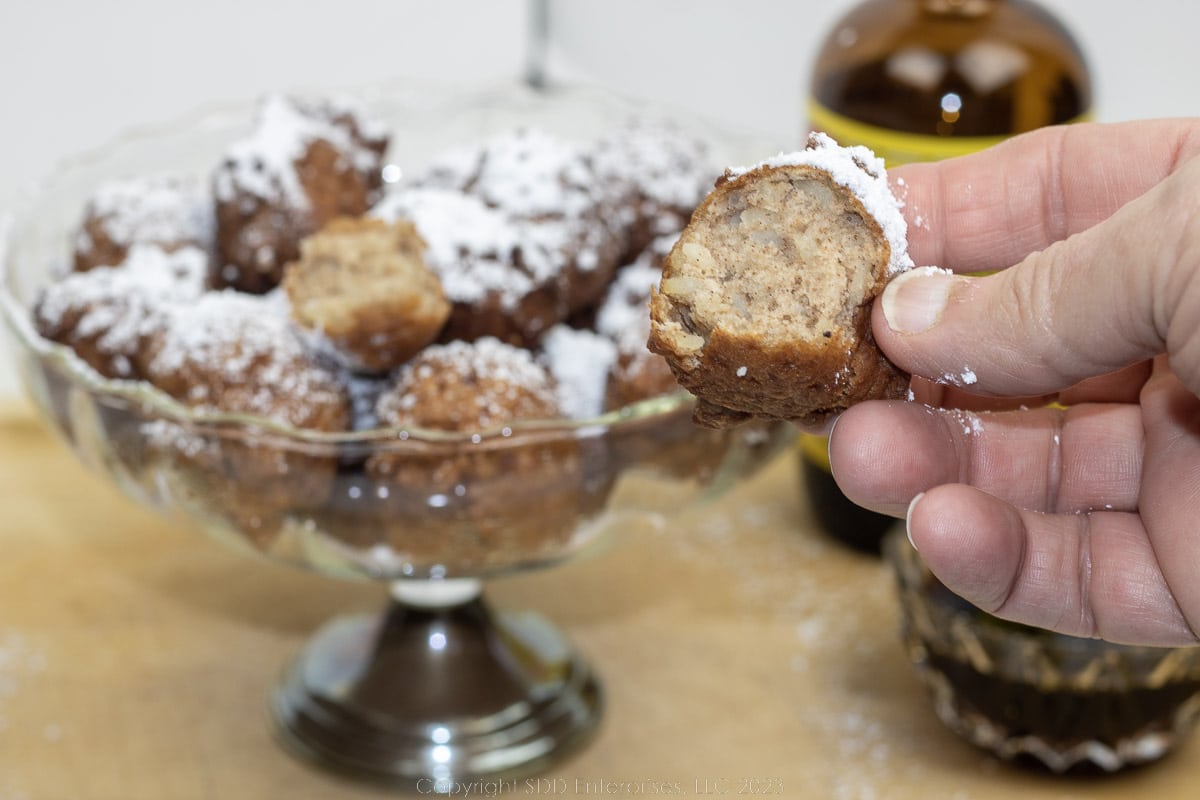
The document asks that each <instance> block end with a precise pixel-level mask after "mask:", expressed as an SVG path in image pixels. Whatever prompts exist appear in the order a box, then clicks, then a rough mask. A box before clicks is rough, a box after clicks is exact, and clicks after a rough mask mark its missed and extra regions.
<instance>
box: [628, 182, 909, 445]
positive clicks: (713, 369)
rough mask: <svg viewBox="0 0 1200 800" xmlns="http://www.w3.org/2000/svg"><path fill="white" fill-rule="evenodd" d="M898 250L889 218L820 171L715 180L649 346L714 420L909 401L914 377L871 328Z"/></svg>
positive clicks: (807, 416) (653, 306)
mask: <svg viewBox="0 0 1200 800" xmlns="http://www.w3.org/2000/svg"><path fill="white" fill-rule="evenodd" d="M830 200H832V201H833V202H832V203H831V202H830ZM792 209H795V210H794V211H793V210H792ZM760 220H766V221H765V222H761V224H760ZM889 255H890V247H889V245H888V242H887V239H886V238H885V237H884V235H883V232H882V230H881V228H880V226H879V224H878V223H877V222H876V221H875V220H874V219H873V218H872V217H871V215H870V214H868V213H867V211H866V210H865V209H864V208H863V205H862V203H861V202H859V200H858V199H857V198H856V197H855V196H854V195H853V194H852V193H851V192H850V191H849V190H847V189H845V188H844V187H842V186H840V185H839V184H837V183H836V182H834V181H833V180H832V179H831V178H830V177H829V175H828V174H827V173H825V172H824V171H823V170H819V169H816V168H813V167H808V166H779V167H760V168H757V169H754V170H751V171H749V172H746V173H744V174H743V175H741V176H739V177H737V178H736V179H733V180H723V181H719V182H718V185H717V187H716V188H715V189H714V191H713V192H712V193H710V194H709V196H708V197H707V198H706V199H705V201H704V202H703V203H702V204H701V205H700V207H699V208H698V209H697V210H696V213H695V214H694V215H693V217H692V221H691V222H690V223H689V225H688V227H687V228H686V229H685V231H684V233H683V235H682V236H681V238H680V240H679V242H678V243H677V244H676V246H675V247H674V248H673V249H672V251H671V253H670V254H669V255H668V256H667V259H666V262H665V264H664V268H663V281H662V284H661V289H659V290H657V291H655V292H653V293H652V296H651V301H650V313H651V333H650V339H649V342H648V344H649V347H650V349H651V350H652V351H654V352H656V353H659V354H661V355H663V356H664V357H666V359H667V361H668V363H669V364H670V366H671V369H672V371H674V373H675V375H676V378H677V379H678V380H679V383H680V384H681V385H682V386H684V388H686V389H688V390H689V391H691V392H692V393H693V394H695V395H697V397H699V398H700V400H701V401H702V403H701V405H700V406H699V407H698V409H697V414H696V418H697V422H699V423H701V424H706V425H710V426H723V425H728V424H736V423H738V422H742V421H745V420H746V419H749V418H751V417H763V418H775V419H787V420H792V421H795V422H797V423H800V424H803V425H805V426H816V425H820V424H821V423H823V422H824V421H826V420H827V419H829V418H830V417H832V416H833V415H835V414H837V413H839V412H841V411H843V410H845V409H846V408H848V407H849V406H850V405H853V404H854V403H857V402H859V401H862V400H866V399H871V398H883V397H891V398H895V397H902V396H903V395H904V394H905V392H906V391H907V387H908V376H907V375H905V374H904V373H902V372H901V371H899V370H898V369H896V367H894V366H893V365H892V364H891V363H890V362H888V361H887V359H886V358H884V356H883V354H882V353H881V352H880V351H879V349H878V348H877V347H876V345H875V341H874V338H873V337H872V335H871V330H870V324H871V320H870V303H871V301H872V299H873V298H874V297H875V295H876V294H877V293H878V292H879V291H881V290H882V288H883V285H884V284H885V282H886V279H887V270H888V261H889Z"/></svg>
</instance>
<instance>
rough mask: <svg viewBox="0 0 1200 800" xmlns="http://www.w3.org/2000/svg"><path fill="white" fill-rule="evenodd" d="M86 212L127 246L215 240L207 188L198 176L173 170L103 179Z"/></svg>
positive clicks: (211, 209)
mask: <svg viewBox="0 0 1200 800" xmlns="http://www.w3.org/2000/svg"><path fill="white" fill-rule="evenodd" d="M87 215H88V217H89V218H91V219H94V220H96V221H97V222H98V223H99V225H100V227H101V229H102V230H103V231H104V233H105V235H107V236H108V238H109V239H110V240H111V241H112V242H114V243H115V244H118V245H124V246H127V247H128V246H130V245H132V244H134V243H137V242H140V243H156V244H164V245H166V244H178V243H184V242H192V243H196V244H203V243H207V242H209V241H211V240H212V238H213V234H214V231H215V229H216V220H215V218H214V215H213V206H212V198H211V197H209V194H208V192H207V190H205V189H204V187H203V186H201V185H200V183H199V182H197V181H194V180H190V179H187V178H183V177H176V176H172V175H160V176H152V177H146V178H132V179H127V180H120V181H110V182H108V183H104V184H102V185H101V186H100V187H99V188H98V189H96V191H95V192H94V193H93V195H92V197H91V199H90V201H89V204H88V209H87ZM81 235H83V236H84V237H86V233H83V234H81ZM79 244H80V245H81V248H86V246H88V245H89V243H88V242H86V241H81V242H80V243H79Z"/></svg>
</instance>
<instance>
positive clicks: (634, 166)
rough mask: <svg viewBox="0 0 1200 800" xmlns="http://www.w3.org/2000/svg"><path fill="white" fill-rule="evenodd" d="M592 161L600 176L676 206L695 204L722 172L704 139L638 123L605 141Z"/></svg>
mask: <svg viewBox="0 0 1200 800" xmlns="http://www.w3.org/2000/svg"><path fill="white" fill-rule="evenodd" d="M592 164H593V166H594V167H595V169H596V172H597V174H598V175H599V177H600V178H601V179H603V180H605V181H611V182H614V183H616V184H618V185H628V186H632V187H633V188H634V189H635V190H636V191H637V192H638V193H639V194H641V195H642V196H643V197H645V198H646V199H648V200H650V201H651V202H653V203H656V204H658V205H660V206H664V207H667V208H675V209H689V210H690V209H691V208H694V207H695V206H696V205H697V204H698V203H699V202H700V201H701V200H702V199H704V195H705V193H706V192H707V191H708V189H709V188H711V187H712V184H713V181H714V180H715V179H716V178H717V176H718V175H719V170H718V169H717V168H716V167H714V166H713V165H712V164H710V163H709V160H708V148H707V146H706V145H705V143H704V142H702V141H700V140H698V139H692V138H688V137H686V136H684V135H682V133H681V132H680V131H678V130H676V129H675V128H674V127H670V126H666V125H648V124H644V123H641V122H637V121H634V122H631V123H629V124H628V125H626V126H625V127H624V128H623V129H621V130H619V131H617V132H616V133H615V134H614V135H612V136H611V137H608V138H606V139H604V140H602V141H601V142H600V143H599V144H598V145H597V147H596V149H595V152H594V154H593V156H592Z"/></svg>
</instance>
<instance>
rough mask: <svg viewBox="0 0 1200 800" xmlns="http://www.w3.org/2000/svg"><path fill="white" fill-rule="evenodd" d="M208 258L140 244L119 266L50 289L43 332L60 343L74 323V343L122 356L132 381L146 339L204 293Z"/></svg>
mask: <svg viewBox="0 0 1200 800" xmlns="http://www.w3.org/2000/svg"><path fill="white" fill-rule="evenodd" d="M207 270H208V258H207V256H206V255H205V254H204V253H203V252H202V251H200V250H197V249H196V248H191V247H186V248H183V249H180V250H176V251H175V252H173V253H166V252H164V251H162V250H160V249H159V248H157V247H154V246H151V245H135V246H134V247H133V248H132V249H130V251H129V254H128V256H127V258H126V260H125V261H124V262H123V263H122V264H119V265H117V266H114V267H97V268H95V269H91V270H88V271H87V272H74V273H71V274H69V275H67V276H66V277H65V278H63V279H62V280H60V281H57V282H55V283H52V284H50V285H49V286H47V287H46V290H45V292H44V293H43V294H42V297H41V300H40V302H39V304H38V306H37V309H36V315H37V320H38V328H39V330H41V331H42V332H43V333H44V334H46V335H48V336H51V337H53V338H57V337H59V336H61V335H62V334H63V333H67V331H64V330H63V326H65V325H69V324H72V321H73V328H72V329H71V331H69V333H70V335H71V337H72V338H80V339H94V340H95V347H96V349H97V350H98V351H99V352H101V353H104V354H108V355H114V356H120V357H122V359H125V360H118V361H117V362H115V363H117V364H118V366H119V365H120V364H124V369H117V373H118V376H119V377H129V376H130V375H131V374H132V367H131V366H130V365H129V364H128V361H127V359H129V358H132V357H133V356H134V355H135V354H136V353H137V352H138V349H139V348H140V347H141V345H142V342H143V340H144V338H145V337H146V336H148V335H150V334H151V333H152V332H154V331H155V330H157V328H158V327H159V326H160V325H161V324H162V322H163V318H164V315H167V314H169V313H170V311H171V309H172V308H173V307H174V305H176V304H183V303H188V302H191V301H193V300H195V299H196V298H198V297H200V295H201V294H202V293H203V292H204V282H205V276H206V274H207Z"/></svg>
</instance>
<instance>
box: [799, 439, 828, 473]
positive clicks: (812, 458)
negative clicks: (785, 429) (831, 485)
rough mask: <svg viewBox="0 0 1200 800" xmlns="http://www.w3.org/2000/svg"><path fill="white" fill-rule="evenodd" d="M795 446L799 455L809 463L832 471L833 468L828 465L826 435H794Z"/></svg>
mask: <svg viewBox="0 0 1200 800" xmlns="http://www.w3.org/2000/svg"><path fill="white" fill-rule="evenodd" d="M796 446H797V447H798V448H799V449H800V455H801V456H803V457H804V459H805V460H806V461H808V462H809V463H810V464H813V465H814V466H817V467H820V468H821V469H823V470H825V471H826V472H828V473H830V474H832V473H833V469H832V468H831V467H830V466H829V437H828V436H817V435H816V434H813V433H802V434H800V435H799V436H798V437H796Z"/></svg>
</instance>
